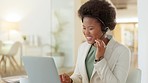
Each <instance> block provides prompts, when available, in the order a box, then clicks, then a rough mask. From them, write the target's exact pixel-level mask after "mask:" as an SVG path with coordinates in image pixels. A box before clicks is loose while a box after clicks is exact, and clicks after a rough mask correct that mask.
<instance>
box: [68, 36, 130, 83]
mask: <svg viewBox="0 0 148 83" xmlns="http://www.w3.org/2000/svg"><path fill="white" fill-rule="evenodd" d="M90 46H91V45H90V44H88V43H87V42H84V43H82V44H81V46H80V47H79V49H78V58H77V63H76V68H75V71H74V73H73V75H72V76H71V78H72V79H73V83H125V82H126V79H127V76H128V71H129V68H130V56H131V53H130V51H129V49H128V48H127V47H125V46H124V45H122V44H120V43H118V42H116V41H115V40H114V38H111V40H110V41H109V43H108V44H107V47H106V51H105V54H104V59H102V60H101V61H99V62H97V63H94V70H93V73H92V76H91V78H90V82H89V80H88V77H87V73H86V67H85V58H86V56H87V53H88V51H89V48H90Z"/></svg>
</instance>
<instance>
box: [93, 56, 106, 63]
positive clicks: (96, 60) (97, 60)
mask: <svg viewBox="0 0 148 83" xmlns="http://www.w3.org/2000/svg"><path fill="white" fill-rule="evenodd" d="M103 58H104V57H103V56H101V57H100V58H99V59H95V62H99V61H101V60H102V59H103Z"/></svg>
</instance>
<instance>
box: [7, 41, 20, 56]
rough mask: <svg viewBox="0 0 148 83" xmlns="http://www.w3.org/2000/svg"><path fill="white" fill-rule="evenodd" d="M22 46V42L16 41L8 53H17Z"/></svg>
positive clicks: (11, 54) (12, 54)
mask: <svg viewBox="0 0 148 83" xmlns="http://www.w3.org/2000/svg"><path fill="white" fill-rule="evenodd" d="M21 46H22V45H21V43H20V42H15V43H14V44H13V45H12V47H11V48H10V50H9V52H8V53H7V54H6V55H9V56H14V55H16V53H17V52H18V50H19V48H21Z"/></svg>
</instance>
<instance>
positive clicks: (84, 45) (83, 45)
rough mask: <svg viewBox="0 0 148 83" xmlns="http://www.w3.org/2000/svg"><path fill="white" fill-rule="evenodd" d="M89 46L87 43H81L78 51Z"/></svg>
mask: <svg viewBox="0 0 148 83" xmlns="http://www.w3.org/2000/svg"><path fill="white" fill-rule="evenodd" d="M90 45H91V44H89V43H87V42H83V43H82V44H81V45H80V46H79V49H82V48H85V47H87V46H90Z"/></svg>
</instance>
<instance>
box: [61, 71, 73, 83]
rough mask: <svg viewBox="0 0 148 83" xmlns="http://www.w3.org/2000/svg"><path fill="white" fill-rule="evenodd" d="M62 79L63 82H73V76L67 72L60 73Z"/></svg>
mask: <svg viewBox="0 0 148 83" xmlns="http://www.w3.org/2000/svg"><path fill="white" fill-rule="evenodd" d="M60 79H61V83H72V82H71V81H72V80H71V78H70V77H69V75H67V74H65V73H64V74H61V75H60Z"/></svg>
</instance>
